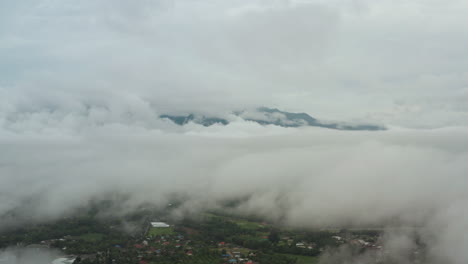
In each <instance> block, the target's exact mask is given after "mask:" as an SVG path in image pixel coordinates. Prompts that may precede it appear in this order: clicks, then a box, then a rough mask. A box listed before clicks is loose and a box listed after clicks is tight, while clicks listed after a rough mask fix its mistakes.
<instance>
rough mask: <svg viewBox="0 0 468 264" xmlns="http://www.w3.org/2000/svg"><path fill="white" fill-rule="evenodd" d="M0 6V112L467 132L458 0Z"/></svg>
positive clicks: (461, 12)
mask: <svg viewBox="0 0 468 264" xmlns="http://www.w3.org/2000/svg"><path fill="white" fill-rule="evenodd" d="M1 5H2V6H1V9H2V10H4V11H3V13H2V14H3V15H2V27H0V38H1V39H0V40H1V41H0V43H2V44H1V50H0V54H1V55H2V58H3V59H2V62H0V68H1V69H2V72H3V73H4V78H2V81H1V83H0V90H2V94H9V96H8V97H6V98H2V99H3V100H2V105H4V104H11V101H14V100H20V101H21V102H22V103H24V104H27V105H29V104H31V102H29V101H30V100H29V99H30V98H31V97H34V98H35V100H34V103H33V105H36V106H43V107H44V106H49V107H50V106H61V107H66V108H69V107H75V106H77V105H79V104H80V103H88V104H90V103H91V104H94V103H97V104H103V103H108V102H109V101H110V102H112V101H114V100H125V99H126V98H140V99H141V100H143V101H148V102H150V103H151V104H153V105H156V106H157V108H158V109H159V110H160V111H162V112H171V113H174V112H190V111H198V112H202V113H207V112H229V111H232V110H233V109H234V110H240V109H243V108H246V107H247V108H248V107H257V106H259V105H266V106H272V107H280V108H283V109H284V110H290V111H296V112H309V113H311V114H312V115H314V116H317V117H320V118H322V119H328V120H350V121H354V120H361V121H362V120H365V121H367V122H370V123H375V122H378V123H381V122H383V123H386V124H393V125H399V126H407V127H408V126H409V127H443V126H453V125H466V122H465V120H466V111H465V110H466V109H464V108H463V107H462V105H466V103H465V102H466V100H465V99H466V98H465V97H466V96H459V95H460V94H463V93H464V91H465V90H466V85H465V84H466V76H465V75H466V71H465V70H464V69H465V68H466V66H467V65H466V61H467V60H466V59H465V52H464V47H465V46H466V44H467V43H466V42H467V41H468V39H467V38H466V34H465V33H466V32H465V28H464V27H463V26H462V25H463V24H464V23H463V22H462V21H464V20H465V17H464V13H465V12H464V11H466V10H467V8H468V6H467V5H466V4H465V3H464V2H463V1H451V2H450V3H445V2H444V3H442V2H440V1H430V2H428V1H413V2H411V3H407V2H406V1H379V2H375V1H350V2H343V1H318V0H317V1H315V0H314V1H260V0H258V1H235V2H229V3H221V2H219V1H212V0H207V1H184V0H179V1H169V0H161V1H139V3H138V4H128V3H126V2H124V1H100V2H95V1H80V2H79V3H78V2H75V1H27V2H22V3H7V2H5V3H2V4H1ZM7 10H8V11H7ZM13 14H14V15H13ZM401 102H405V103H404V105H405V107H404V108H403V109H402V107H401ZM441 106H442V107H441Z"/></svg>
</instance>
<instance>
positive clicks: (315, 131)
mask: <svg viewBox="0 0 468 264" xmlns="http://www.w3.org/2000/svg"><path fill="white" fill-rule="evenodd" d="M43 115H44V116H45V117H43V118H48V119H47V120H48V121H47V124H48V125H47V126H44V127H42V128H41V129H39V128H38V127H35V126H37V125H38V123H37V120H36V119H35V116H34V115H31V116H28V117H27V118H25V119H22V121H21V122H22V124H21V127H22V128H23V129H22V130H21V132H18V131H14V130H12V129H11V126H14V125H20V124H19V123H20V122H19V121H14V122H11V121H7V122H10V124H9V126H10V129H6V128H5V127H4V128H3V129H2V133H1V137H0V144H1V145H2V152H1V156H0V164H1V166H0V174H1V175H2V177H1V178H0V186H1V187H0V194H1V196H2V197H1V198H2V201H3V202H2V205H1V207H0V215H2V217H3V219H4V223H7V222H9V221H17V222H18V221H20V222H21V221H27V220H36V221H40V220H47V219H55V218H57V217H60V216H62V215H65V214H67V213H71V212H73V210H74V209H76V208H80V207H82V206H86V204H87V203H89V201H91V200H96V199H98V200H99V199H105V198H106V195H107V194H109V193H122V194H126V195H129V197H130V200H128V201H127V202H126V203H125V204H124V205H123V206H122V207H124V208H125V207H127V209H128V210H131V209H132V208H133V206H136V205H138V204H141V203H143V202H149V203H153V204H156V205H161V206H163V205H165V204H167V203H168V202H169V199H170V197H172V195H176V194H179V195H183V197H185V198H187V199H186V200H187V202H186V203H185V204H184V205H182V206H181V208H179V210H180V211H179V213H183V214H187V213H188V214H190V213H193V212H200V211H202V210H207V209H212V208H217V207H220V206H221V204H222V202H223V201H226V200H228V199H236V198H243V199H242V201H243V202H242V203H241V204H240V205H239V206H238V207H236V208H235V209H234V210H235V211H237V212H238V213H243V214H256V215H259V216H262V217H265V218H267V219H270V220H271V221H277V222H279V223H285V224H288V225H293V226H300V227H323V226H335V227H336V226H375V225H378V226H409V227H418V228H422V229H423V230H424V232H425V233H428V234H427V236H428V237H431V239H433V244H432V245H431V246H432V248H431V252H433V253H434V254H435V255H436V256H443V257H446V258H448V259H450V260H452V262H453V263H461V262H460V261H461V260H463V259H466V258H465V257H468V256H466V255H464V254H465V253H464V251H463V247H464V246H465V245H468V244H467V243H466V242H467V241H466V238H465V237H464V236H463V232H464V231H466V230H467V229H466V223H465V221H464V220H466V213H467V212H466V209H465V208H464V204H465V202H466V201H467V200H468V196H467V194H466V186H467V183H468V182H467V179H466V171H468V163H467V162H466V161H467V160H468V151H467V148H466V146H467V144H468V141H467V139H466V137H465V135H466V133H467V132H468V129H467V128H464V127H453V128H444V129H435V130H411V129H402V128H391V129H390V130H388V131H374V132H357V131H352V132H349V131H335V130H330V129H322V128H281V127H275V126H266V127H265V126H260V125H258V124H256V123H252V122H246V121H241V120H238V121H235V122H233V123H231V124H229V125H227V126H221V125H215V126H212V127H203V126H200V125H196V124H189V125H186V126H184V127H179V126H176V125H174V124H172V123H170V122H165V121H163V120H157V115H155V121H154V124H152V125H151V126H149V125H148V124H145V123H143V122H141V123H139V121H138V120H133V121H132V122H130V123H128V122H127V121H126V120H125V118H124V119H122V120H121V121H117V120H113V121H112V122H111V121H108V122H104V123H101V122H97V123H96V122H95V121H94V120H92V119H88V118H83V119H77V118H74V119H73V118H71V117H70V118H68V117H63V118H62V119H60V120H58V121H57V120H56V121H53V120H54V118H55V117H54V113H43ZM77 120H78V121H77ZM83 120H84V121H83ZM74 122H79V124H80V125H79V127H80V128H79V129H70V130H66V129H64V127H75V125H76V124H74ZM14 123H16V124H14ZM77 127H78V126H77ZM26 128H28V129H26ZM246 197H247V198H246ZM12 210H14V211H15V212H16V213H15V217H16V218H15V219H11V218H8V212H11V211H12ZM432 237H433V238H432ZM452 241H457V242H456V243H453V242H452ZM455 253H456V254H455Z"/></svg>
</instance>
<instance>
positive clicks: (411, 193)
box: [0, 0, 468, 263]
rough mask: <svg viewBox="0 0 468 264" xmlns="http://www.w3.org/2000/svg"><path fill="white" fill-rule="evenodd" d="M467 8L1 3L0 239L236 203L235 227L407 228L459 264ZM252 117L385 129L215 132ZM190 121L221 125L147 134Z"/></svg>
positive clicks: (436, 254) (244, 127) (436, 4)
mask: <svg viewBox="0 0 468 264" xmlns="http://www.w3.org/2000/svg"><path fill="white" fill-rule="evenodd" d="M467 8H468V6H467V5H466V3H464V2H463V1H451V2H450V3H447V2H446V1H444V2H442V1H438V0H434V1H412V2H411V3H408V2H407V1H378V2H376V1H365V0H364V1H350V2H343V1H318V0H317V1H235V2H229V3H221V2H219V1H210V0H207V1H140V2H139V4H135V3H132V4H128V3H127V2H125V1H117V2H116V1H102V2H96V1H80V2H76V1H26V2H21V3H20V2H2V3H0V12H1V13H0V19H1V21H0V22H1V23H0V56H1V57H2V60H1V61H0V71H1V72H2V73H3V75H2V77H4V78H1V80H0V146H1V149H2V151H0V199H1V200H2V203H1V204H0V217H2V227H3V228H5V226H7V225H8V224H11V223H12V222H21V221H25V220H26V219H34V220H36V221H41V220H48V219H55V218H57V217H60V216H62V215H64V214H68V213H71V212H73V210H74V209H76V208H78V207H81V206H83V205H86V204H87V203H88V202H89V201H90V200H94V199H102V198H103V197H105V196H106V195H110V194H113V193H124V194H128V195H129V197H130V200H129V201H127V202H126V203H125V204H123V205H122V206H123V207H125V208H124V209H128V210H131V208H132V207H133V206H134V205H137V204H140V203H142V202H151V203H154V204H165V203H167V201H168V199H170V197H171V195H174V194H183V196H184V197H187V198H190V199H188V201H187V203H186V204H184V206H183V207H182V208H181V210H180V212H178V213H180V214H184V213H186V212H190V211H196V212H197V211H199V210H204V209H206V208H216V207H217V206H220V204H221V203H222V201H224V200H226V199H231V198H239V197H241V198H243V203H241V205H240V206H239V208H235V209H234V210H237V212H239V213H244V214H249V213H255V214H258V215H261V216H264V217H267V218H268V219H270V220H272V221H278V222H280V223H286V224H289V225H296V226H306V227H317V226H323V225H324V224H327V225H349V224H353V225H376V224H379V225H390V226H392V225H409V226H415V225H416V226H421V227H422V229H421V230H422V231H421V234H422V235H424V237H425V239H426V240H427V241H430V242H431V247H430V253H429V254H432V256H433V258H434V259H441V260H444V261H445V260H448V261H449V263H464V262H463V261H464V260H466V259H467V256H466V255H465V253H464V250H463V248H464V247H466V245H468V243H467V241H466V239H464V237H463V236H462V235H459V234H463V233H464V231H466V229H467V228H466V225H465V224H464V223H465V222H466V221H465V220H466V209H464V207H463V204H465V203H466V201H467V200H468V197H467V195H466V191H465V189H466V186H467V181H466V177H465V174H466V171H467V169H468V168H467V165H466V160H467V158H468V152H467V149H468V148H467V147H468V142H467V139H466V133H467V132H468V131H467V127H466V126H467V123H466V115H467V111H466V107H465V105H466V104H465V102H466V99H467V96H466V70H465V69H466V66H467V65H466V62H467V61H468V60H466V54H465V53H466V52H465V47H466V46H467V45H466V44H467V43H466V42H467V40H468V38H467V37H466V29H465V27H464V25H465V24H466V23H463V22H464V21H465V19H466V18H465V13H466V10H467ZM258 106H271V107H278V108H280V109H283V110H291V111H296V112H308V113H310V114H311V115H312V116H314V117H315V116H316V117H317V118H321V119H326V120H333V119H335V120H342V121H349V122H353V121H357V120H365V121H366V122H369V123H375V122H377V123H384V124H386V125H388V126H389V127H390V129H389V130H388V131H379V132H357V131H353V132H349V131H348V132H345V131H332V130H327V129H320V128H280V127H275V126H265V127H264V126H260V125H258V124H254V123H251V122H244V121H242V120H239V119H238V118H236V117H234V116H232V115H230V113H231V112H232V111H233V110H244V109H249V108H255V107H258ZM192 112H195V113H198V114H210V113H211V114H212V113H216V114H217V115H222V116H224V117H227V118H229V120H232V122H231V123H230V124H229V125H227V126H219V125H215V126H212V127H209V128H206V127H203V126H199V125H196V124H189V125H187V126H184V127H179V126H176V125H174V124H172V123H171V122H168V121H167V120H166V121H165V120H161V119H159V118H158V116H159V115H160V114H163V113H172V114H176V113H184V114H186V113H192ZM415 128H425V129H415ZM429 128H430V129H429ZM12 211H14V212H15V217H14V218H12V217H11V216H12V214H11V212H12ZM123 211H125V210H123ZM451 241H457V243H456V244H455V245H454V244H453V243H452V242H451ZM397 244H398V243H397Z"/></svg>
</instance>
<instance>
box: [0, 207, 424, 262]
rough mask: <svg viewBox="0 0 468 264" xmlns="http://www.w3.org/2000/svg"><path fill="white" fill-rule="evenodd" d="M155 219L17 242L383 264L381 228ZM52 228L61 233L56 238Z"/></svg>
mask: <svg viewBox="0 0 468 264" xmlns="http://www.w3.org/2000/svg"><path fill="white" fill-rule="evenodd" d="M154 218H155V217H154V214H151V215H150V217H146V218H144V219H146V220H143V221H139V222H138V223H140V224H139V226H140V228H139V230H141V231H140V233H138V232H136V233H134V234H128V233H125V232H121V231H119V228H117V225H116V223H117V222H116V221H112V222H105V221H104V222H103V221H102V220H99V221H98V220H90V219H86V220H77V219H67V220H63V221H62V222H60V223H57V224H56V225H55V226H54V225H51V226H42V227H40V228H38V230H40V232H39V231H37V230H36V231H34V232H33V231H31V230H29V231H27V230H25V231H24V232H25V236H24V238H23V240H22V241H20V240H18V242H16V246H20V247H24V248H28V249H29V250H42V249H58V250H60V251H61V252H63V254H62V255H60V256H57V258H56V259H54V260H53V261H52V263H53V264H70V263H75V264H101V263H103V264H104V263H105V264H108V263H124V264H125V263H131V264H172V263H180V264H188V263H190V264H314V263H317V262H318V261H319V259H320V257H321V256H322V255H323V254H324V253H325V252H327V251H330V250H333V249H338V248H340V247H348V248H351V249H353V250H354V251H355V252H358V253H365V252H366V253H367V254H369V255H371V256H373V257H374V258H375V263H385V261H384V260H385V257H386V250H385V247H384V246H383V245H382V242H381V236H382V230H378V229H376V230H346V229H321V230H299V229H293V228H289V227H287V226H286V227H283V226H278V225H274V224H272V223H266V222H263V221H258V220H254V219H247V218H242V217H238V216H231V215H223V214H219V213H213V212H211V213H205V214H203V217H202V218H200V219H198V220H193V219H184V220H182V221H171V220H170V219H168V220H169V221H167V220H166V221H164V220H162V221H161V220H155V219H154ZM62 229H63V230H64V231H63V232H60V230H62ZM65 230H66V231H65ZM70 230H71V231H72V233H70V232H69V231H70ZM74 230H75V231H74ZM37 232H39V233H37ZM53 232H55V233H56V234H62V235H60V236H55V237H54V235H53V234H51V233H53ZM47 236H49V237H50V238H49V239H40V238H45V237H47ZM7 237H8V236H7ZM4 239H5V236H4ZM15 239H20V236H18V235H17V234H16V236H15ZM12 241H13V240H12ZM0 242H2V241H1V240H0ZM415 254H416V253H415ZM416 260H417V259H416V258H415V262H414V263H418V262H417V261H416ZM0 263H2V262H1V261H0Z"/></svg>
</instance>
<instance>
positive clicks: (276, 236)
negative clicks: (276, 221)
mask: <svg viewBox="0 0 468 264" xmlns="http://www.w3.org/2000/svg"><path fill="white" fill-rule="evenodd" d="M268 240H270V242H271V243H273V244H275V245H276V244H277V243H278V242H279V241H280V236H279V232H278V230H276V229H273V230H271V232H270V234H269V235H268Z"/></svg>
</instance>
